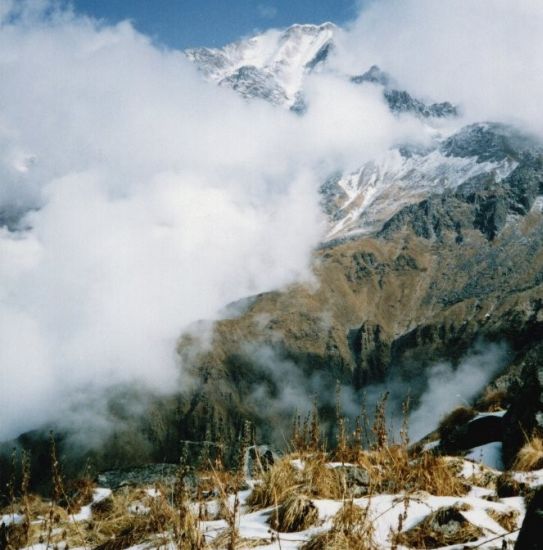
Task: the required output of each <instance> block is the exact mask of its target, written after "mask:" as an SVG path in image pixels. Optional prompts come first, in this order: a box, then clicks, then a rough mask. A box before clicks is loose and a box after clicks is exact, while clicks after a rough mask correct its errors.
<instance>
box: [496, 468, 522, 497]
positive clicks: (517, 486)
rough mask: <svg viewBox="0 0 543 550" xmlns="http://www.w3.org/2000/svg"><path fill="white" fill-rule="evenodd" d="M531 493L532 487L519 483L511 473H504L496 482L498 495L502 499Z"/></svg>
mask: <svg viewBox="0 0 543 550" xmlns="http://www.w3.org/2000/svg"><path fill="white" fill-rule="evenodd" d="M529 492H530V487H529V486H528V485H526V483H522V482H520V481H517V480H516V479H515V478H513V476H512V475H511V474H510V473H509V472H505V473H503V474H502V475H501V476H499V477H498V479H497V480H496V494H497V495H498V497H500V498H509V497H518V496H525V495H526V494H528V493H529Z"/></svg>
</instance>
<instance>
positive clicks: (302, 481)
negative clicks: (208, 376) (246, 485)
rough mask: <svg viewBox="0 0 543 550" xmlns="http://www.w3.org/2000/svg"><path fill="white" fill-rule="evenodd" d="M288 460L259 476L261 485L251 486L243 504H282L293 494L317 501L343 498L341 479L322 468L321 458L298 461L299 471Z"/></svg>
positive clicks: (324, 467) (327, 468) (264, 506)
mask: <svg viewBox="0 0 543 550" xmlns="http://www.w3.org/2000/svg"><path fill="white" fill-rule="evenodd" d="M292 459H293V457H292V456H287V457H285V458H283V459H282V460H279V461H278V462H276V463H275V464H274V465H273V466H272V467H271V468H270V469H269V470H268V471H267V472H264V473H263V475H262V480H261V483H260V484H258V485H256V486H255V488H254V489H253V491H252V493H251V495H250V496H249V498H248V500H247V504H248V505H249V506H250V507H251V508H253V509H258V508H266V507H268V506H274V505H276V504H282V503H283V502H284V501H285V499H286V498H287V497H288V496H289V495H291V494H293V493H294V494H305V495H308V496H311V497H319V498H342V497H343V496H344V494H345V484H344V479H343V477H342V475H341V474H340V473H339V472H338V471H336V470H335V469H333V468H329V467H328V466H327V465H326V456H325V455H323V454H318V455H317V454H314V455H307V456H306V457H305V458H302V461H303V464H304V467H303V468H302V469H298V468H296V467H294V466H293V464H292Z"/></svg>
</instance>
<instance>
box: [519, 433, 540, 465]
mask: <svg viewBox="0 0 543 550" xmlns="http://www.w3.org/2000/svg"><path fill="white" fill-rule="evenodd" d="M542 468H543V439H542V438H541V437H537V436H534V437H532V438H531V439H530V440H529V441H527V442H526V444H525V445H524V446H523V447H522V448H521V449H520V451H519V452H518V454H517V456H516V458H515V462H514V464H513V470H520V471H523V472H529V471H532V470H540V469H542Z"/></svg>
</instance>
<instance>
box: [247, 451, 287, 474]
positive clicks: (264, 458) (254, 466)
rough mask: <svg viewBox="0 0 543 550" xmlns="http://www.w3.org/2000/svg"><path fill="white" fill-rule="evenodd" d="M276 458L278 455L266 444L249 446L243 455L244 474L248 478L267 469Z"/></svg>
mask: <svg viewBox="0 0 543 550" xmlns="http://www.w3.org/2000/svg"><path fill="white" fill-rule="evenodd" d="M278 458H279V455H278V454H277V453H276V452H275V451H274V450H272V449H271V448H270V447H268V446H267V445H253V446H252V447H249V448H248V449H247V454H246V456H245V476H246V477H247V478H249V479H250V478H252V477H254V476H255V475H256V476H258V475H259V474H260V472H261V471H264V472H266V471H268V470H269V469H270V468H271V467H272V466H273V465H274V464H275V462H276V461H277V459H278Z"/></svg>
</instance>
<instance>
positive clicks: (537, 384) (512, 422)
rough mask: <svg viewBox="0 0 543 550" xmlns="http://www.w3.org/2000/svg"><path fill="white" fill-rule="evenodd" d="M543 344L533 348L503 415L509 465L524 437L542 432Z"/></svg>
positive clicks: (524, 439) (504, 440)
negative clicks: (520, 380) (520, 381)
mask: <svg viewBox="0 0 543 550" xmlns="http://www.w3.org/2000/svg"><path fill="white" fill-rule="evenodd" d="M542 353H543V346H538V347H537V348H536V349H534V350H533V351H532V352H531V353H530V355H529V357H528V359H527V361H526V364H525V367H524V370H523V372H522V375H521V378H522V385H519V386H518V387H517V389H516V392H515V394H516V396H515V400H514V402H513V403H512V405H511V406H510V407H509V410H508V411H507V414H506V415H505V417H504V437H503V443H504V446H503V448H504V458H505V462H506V464H507V465H511V464H512V462H513V461H514V459H515V456H516V454H517V453H518V451H519V450H520V448H521V447H522V446H523V445H524V443H526V438H530V437H531V436H532V435H538V434H539V435H543V364H542V362H541V356H542Z"/></svg>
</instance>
